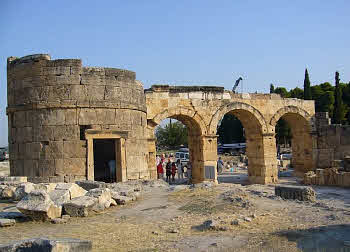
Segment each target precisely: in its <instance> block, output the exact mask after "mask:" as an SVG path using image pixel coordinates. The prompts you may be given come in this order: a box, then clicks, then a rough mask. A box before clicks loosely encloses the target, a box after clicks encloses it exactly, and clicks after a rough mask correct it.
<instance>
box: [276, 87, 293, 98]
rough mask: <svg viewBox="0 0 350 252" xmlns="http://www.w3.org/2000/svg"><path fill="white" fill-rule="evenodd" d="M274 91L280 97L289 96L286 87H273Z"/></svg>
mask: <svg viewBox="0 0 350 252" xmlns="http://www.w3.org/2000/svg"><path fill="white" fill-rule="evenodd" d="M275 93H276V94H279V95H281V97H282V98H288V97H290V96H289V93H288V91H287V89H286V88H284V87H277V88H275Z"/></svg>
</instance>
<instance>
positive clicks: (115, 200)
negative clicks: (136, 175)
mask: <svg viewBox="0 0 350 252" xmlns="http://www.w3.org/2000/svg"><path fill="white" fill-rule="evenodd" d="M24 181H26V177H19V178H18V179H17V177H7V178H1V181H0V199H2V200H8V201H18V203H17V205H16V207H17V208H16V209H15V210H13V211H12V212H0V218H2V219H14V220H15V219H17V220H24V219H26V217H29V219H32V220H36V221H51V222H52V223H65V222H66V221H67V218H65V219H63V218H61V217H62V214H65V213H66V214H68V215H69V216H72V217H86V216H88V215H89V214H91V213H98V212H101V211H104V210H105V209H107V208H109V207H111V206H116V205H117V204H119V205H125V204H127V203H129V202H131V201H135V200H137V199H138V198H140V197H141V193H142V191H143V186H144V185H143V183H145V185H146V186H148V185H149V184H151V183H149V182H144V181H137V182H123V183H104V182H98V181H88V180H87V181H78V182H77V183H39V184H34V183H31V182H24ZM160 184H161V183H160ZM86 189H87V190H86Z"/></svg>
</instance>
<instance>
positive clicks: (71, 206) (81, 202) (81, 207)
mask: <svg viewBox="0 0 350 252" xmlns="http://www.w3.org/2000/svg"><path fill="white" fill-rule="evenodd" d="M97 204H98V200H97V199H96V198H94V197H90V196H81V197H77V198H74V199H72V200H70V201H69V202H67V203H64V204H63V209H64V211H65V213H67V214H69V215H70V216H71V217H86V216H88V215H89V212H91V211H95V210H96V209H95V206H96V205H97Z"/></svg>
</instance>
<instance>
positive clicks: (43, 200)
mask: <svg viewBox="0 0 350 252" xmlns="http://www.w3.org/2000/svg"><path fill="white" fill-rule="evenodd" d="M16 207H17V209H18V210H19V211H21V213H23V214H24V215H26V216H28V217H29V218H31V219H33V220H37V221H46V220H50V219H54V218H58V217H60V216H61V214H62V207H61V206H56V205H55V203H54V202H53V201H52V200H51V199H50V196H49V194H48V193H47V192H45V191H44V190H34V191H32V192H30V193H29V194H28V195H27V196H26V197H24V198H23V199H22V200H21V201H20V202H18V203H17V205H16Z"/></svg>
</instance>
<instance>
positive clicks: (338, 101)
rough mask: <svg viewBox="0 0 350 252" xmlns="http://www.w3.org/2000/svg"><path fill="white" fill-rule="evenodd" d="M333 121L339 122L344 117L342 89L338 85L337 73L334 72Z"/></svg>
mask: <svg viewBox="0 0 350 252" xmlns="http://www.w3.org/2000/svg"><path fill="white" fill-rule="evenodd" d="M334 100H335V101H334V111H333V123H336V124H341V122H342V120H343V119H344V109H343V107H344V106H343V99H342V90H341V87H340V86H339V73H338V72H335V99H334Z"/></svg>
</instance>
